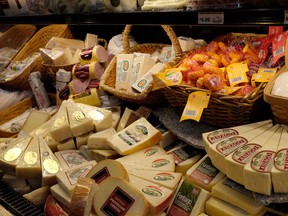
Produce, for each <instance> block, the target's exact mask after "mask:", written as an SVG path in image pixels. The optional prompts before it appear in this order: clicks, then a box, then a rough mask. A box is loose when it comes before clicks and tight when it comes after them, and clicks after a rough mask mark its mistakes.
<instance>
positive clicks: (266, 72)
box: [251, 68, 277, 83]
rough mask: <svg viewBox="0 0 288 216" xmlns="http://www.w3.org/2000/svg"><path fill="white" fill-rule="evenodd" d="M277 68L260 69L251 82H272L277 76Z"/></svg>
mask: <svg viewBox="0 0 288 216" xmlns="http://www.w3.org/2000/svg"><path fill="white" fill-rule="evenodd" d="M276 72H277V68H259V69H258V72H257V73H256V74H253V75H252V79H251V81H252V82H253V83H255V82H270V81H271V80H272V78H273V77H274V76H275V74H276Z"/></svg>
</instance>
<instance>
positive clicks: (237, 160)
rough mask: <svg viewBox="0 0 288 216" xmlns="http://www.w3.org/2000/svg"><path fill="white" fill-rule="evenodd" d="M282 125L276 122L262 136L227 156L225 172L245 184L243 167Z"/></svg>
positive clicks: (234, 179)
mask: <svg viewBox="0 0 288 216" xmlns="http://www.w3.org/2000/svg"><path fill="white" fill-rule="evenodd" d="M279 127H280V125H278V124H276V125H274V126H273V127H272V128H270V129H268V130H266V131H265V133H263V134H262V135H261V136H258V137H256V138H254V139H252V140H251V141H250V142H249V143H247V144H245V145H243V146H241V147H240V148H238V149H237V150H236V151H234V152H233V153H232V154H230V155H228V156H227V157H226V158H225V172H226V173H225V174H226V175H227V176H228V177H229V178H230V179H232V180H233V181H236V182H237V183H239V184H242V185H243V184H244V176H243V169H244V166H245V165H246V164H247V163H250V160H251V159H252V157H253V156H254V155H255V154H256V153H257V152H258V151H260V150H261V148H262V146H263V145H265V143H266V142H267V141H268V140H269V139H270V137H271V136H273V134H274V133H275V132H276V131H277V129H278V128H279Z"/></svg>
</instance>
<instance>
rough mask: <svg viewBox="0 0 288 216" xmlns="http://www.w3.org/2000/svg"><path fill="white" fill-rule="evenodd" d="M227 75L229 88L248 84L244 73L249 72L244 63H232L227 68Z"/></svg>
mask: <svg viewBox="0 0 288 216" xmlns="http://www.w3.org/2000/svg"><path fill="white" fill-rule="evenodd" d="M226 70H227V75H228V78H229V82H230V86H231V87H233V86H235V85H238V84H240V83H248V82H249V81H248V78H247V75H246V73H247V72H248V71H249V69H248V66H247V64H246V63H243V62H242V63H233V64H230V65H229V66H228V67H227V68H226Z"/></svg>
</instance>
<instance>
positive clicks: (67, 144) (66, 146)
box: [57, 138, 76, 151]
mask: <svg viewBox="0 0 288 216" xmlns="http://www.w3.org/2000/svg"><path fill="white" fill-rule="evenodd" d="M72 149H76V145H75V141H74V139H73V138H69V139H67V140H63V141H61V142H60V143H58V145H57V150H58V151H65V150H72Z"/></svg>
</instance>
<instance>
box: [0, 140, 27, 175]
mask: <svg viewBox="0 0 288 216" xmlns="http://www.w3.org/2000/svg"><path fill="white" fill-rule="evenodd" d="M31 138H32V137H31V136H26V137H25V138H23V139H19V140H18V141H16V142H15V143H11V144H12V145H11V144H10V145H9V147H8V148H6V149H5V150H4V151H3V152H1V154H0V169H1V170H3V171H5V173H7V174H10V175H15V173H16V165H17V163H18V159H19V158H20V156H21V155H22V154H23V152H24V151H25V149H26V147H27V146H28V145H29V143H30V141H31Z"/></svg>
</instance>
